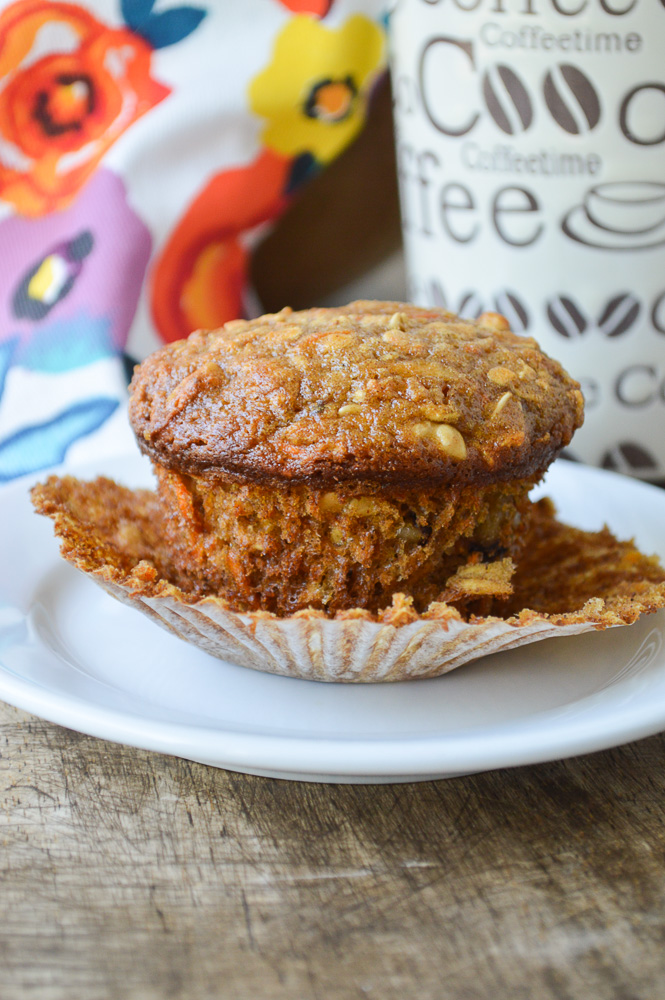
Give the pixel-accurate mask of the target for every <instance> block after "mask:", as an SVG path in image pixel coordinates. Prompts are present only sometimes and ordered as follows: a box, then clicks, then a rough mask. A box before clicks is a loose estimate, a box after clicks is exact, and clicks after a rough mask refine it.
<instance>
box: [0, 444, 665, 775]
mask: <svg viewBox="0 0 665 1000" xmlns="http://www.w3.org/2000/svg"><path fill="white" fill-rule="evenodd" d="M98 472H104V473H106V474H108V475H111V476H113V477H115V478H116V479H118V480H119V481H120V482H124V483H126V484H128V485H132V486H135V485H146V484H147V483H149V482H150V473H149V471H148V468H147V466H146V464H145V463H144V462H143V461H142V460H141V459H139V458H138V457H137V456H130V457H127V458H125V459H122V460H120V459H116V460H113V461H107V462H105V463H104V464H103V465H100V466H98V467H96V468H91V467H86V468H85V469H82V470H79V473H80V474H81V475H84V476H86V477H90V476H92V475H95V474H97V473H98ZM547 491H548V492H549V493H550V495H552V496H554V498H555V499H556V501H557V503H558V505H559V509H560V511H561V514H562V516H563V517H564V518H565V519H566V520H569V521H570V522H572V523H575V524H577V525H579V526H580V527H583V528H588V529H593V528H598V527H600V526H601V525H602V523H603V521H607V523H608V524H609V525H610V527H611V528H612V529H613V530H614V531H615V532H616V533H617V534H618V535H619V536H620V537H623V538H626V537H630V536H632V535H635V537H636V540H637V543H638V544H639V546H640V547H641V548H642V549H643V550H644V551H647V552H658V553H659V554H660V556H661V557H665V492H663V491H660V490H658V489H656V488H654V487H650V486H646V485H644V484H642V483H638V482H636V481H634V480H630V479H626V478H623V477H621V476H617V475H615V474H613V473H608V472H601V471H598V470H595V469H589V468H585V467H583V466H579V465H571V464H569V463H566V462H559V463H557V464H556V465H555V466H554V467H553V468H552V470H551V471H550V473H549V475H548V481H547ZM0 525H1V526H2V527H1V528H0V560H1V561H0V698H2V699H4V700H5V701H7V702H9V703H10V704H12V705H16V706H18V707H19V708H23V709H26V710H27V711H30V712H34V713H35V714H36V715H40V716H42V717H43V718H45V719H48V720H50V721H51V722H57V723H60V724H61V725H63V726H68V727H70V728H72V729H76V730H80V731H81V732H84V733H89V734H91V735H94V736H100V737H103V738H104V739H108V740H114V741H116V742H119V743H128V744H131V745H132V746H137V747H143V748H145V749H149V750H157V751H161V752H163V753H169V754H175V755H177V756H181V757H186V758H189V759H192V760H198V761H202V762H204V763H207V764H212V765H215V766H217V767H226V768H229V769H231V770H235V771H245V772H249V773H255V774H263V775H269V776H272V777H281V778H296V779H300V780H315V781H352V782H385V781H410V780H421V779H427V778H434V777H450V776H452V775H456V774H461V773H468V772H473V771H482V770H489V769H492V768H498V767H510V766H515V765H519V764H530V763H535V762H538V761H545V760H552V759H556V758H560V757H567V756H572V755H574V754H580V753H586V752H588V751H591V750H599V749H603V748H606V747H611V746H616V745H617V744H619V743H625V742H627V741H629V740H632V739H636V738H638V737H641V736H647V735H650V734H652V733H656V732H659V731H660V730H662V729H665V643H664V637H665V613H664V612H660V613H659V614H657V615H651V616H647V617H646V618H644V619H642V620H641V621H640V622H638V623H637V624H636V625H634V626H632V627H630V628H618V629H612V630H610V631H607V632H599V633H591V634H588V635H583V636H577V637H568V638H562V639H549V640H546V641H543V642H538V643H534V644H533V645H530V646H525V647H523V648H521V649H517V650H513V651H510V652H506V653H500V654H497V655H495V656H490V657H487V658H485V659H484V660H478V661H476V662H475V663H472V664H470V665H467V666H465V667H462V668H460V669H459V670H456V671H454V672H452V673H451V674H448V675H447V676H444V677H439V678H437V679H435V680H422V681H412V682H410V683H399V684H386V685H380V684H374V685H366V686H364V685H343V684H321V683H318V682H315V681H301V680H292V679H289V678H284V677H277V676H273V675H270V674H262V673H257V672H255V671H252V670H247V669H244V668H243V667H238V666H234V665H232V664H228V663H223V662H222V661H220V660H216V659H214V658H213V657H210V656H208V655H207V654H206V653H203V652H201V651H200V650H198V649H195V648H194V647H192V646H189V645H187V644H186V643H184V642H183V641H181V640H180V639H177V638H175V637H173V636H171V635H169V634H168V633H167V632H165V631H162V630H161V629H159V628H157V627H156V626H155V625H154V624H152V623H151V622H150V621H149V620H148V619H147V618H144V617H142V616H141V615H139V614H137V613H136V612H135V611H133V610H132V609H130V608H127V607H125V606H124V605H122V604H119V603H118V602H116V601H114V600H113V599H112V598H111V597H109V596H108V595H106V594H105V593H104V592H103V591H102V590H101V589H100V588H98V587H97V586H96V585H95V584H94V583H92V582H91V581H90V580H88V579H86V578H85V577H84V576H83V575H82V574H80V573H78V572H77V571H76V570H74V569H73V568H72V567H71V566H69V565H68V564H66V563H65V562H64V561H63V560H62V559H61V558H60V556H59V554H58V544H57V542H56V541H55V539H54V537H53V531H52V524H51V522H50V520H47V519H46V518H42V517H37V516H36V515H35V514H34V513H33V512H32V509H31V507H30V504H29V501H28V498H27V485H26V483H25V481H23V482H22V483H20V484H16V485H14V486H12V487H11V488H9V489H6V490H5V491H4V492H3V493H1V494H0Z"/></svg>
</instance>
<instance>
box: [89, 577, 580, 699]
mask: <svg viewBox="0 0 665 1000" xmlns="http://www.w3.org/2000/svg"><path fill="white" fill-rule="evenodd" d="M93 578H94V574H93ZM96 582H97V583H99V584H100V585H101V586H102V587H103V588H104V589H105V590H106V591H107V592H108V593H109V594H111V595H112V596H113V597H116V598H117V599H118V600H121V601H123V603H125V604H127V605H129V606H130V607H133V608H135V609H136V610H137V611H140V612H142V613H143V614H145V615H148V617H149V618H151V619H152V620H153V621H154V622H156V623H157V624H158V625H161V626H162V627H163V628H165V629H167V630H168V631H170V632H172V633H174V634H175V635H177V636H178V637H179V638H180V639H184V640H185V641H186V642H190V643H191V644H192V645H194V646H198V647H199V648H200V649H203V650H205V651H206V652H207V653H210V654H211V655H212V656H217V657H219V658H220V659H223V660H228V661H230V662H231V663H237V664H240V665H241V666H243V667H251V668H252V669H254V670H262V671H265V672H268V673H271V674H281V675H283V676H286V677H300V678H303V679H305V680H316V681H340V682H345V683H348V682H354V681H355V682H361V683H363V682H364V683H374V682H383V681H404V680H413V679H415V678H419V677H438V676H439V675H440V674H445V673H447V672H448V671H450V670H454V669H455V667H460V666H462V664H463V663H467V662H468V661H469V660H475V659H477V658H479V657H481V656H487V655H489V654H490V653H498V652H500V651H501V650H505V649H514V648H515V647H516V646H522V645H525V644H526V643H529V642H537V641H538V640H539V639H548V638H550V637H552V636H555V635H578V634H579V633H580V632H588V631H590V630H592V629H594V628H597V627H598V626H597V625H596V624H594V623H593V622H591V621H586V622H576V623H571V624H567V625H555V624H553V623H552V622H550V621H549V620H546V619H542V620H535V621H533V622H531V623H529V624H527V625H517V624H511V623H509V622H507V621H503V620H500V619H497V620H487V621H484V622H476V623H473V624H470V623H467V622H463V621H456V620H452V621H449V622H447V623H445V622H442V621H423V620H419V621H416V622H411V623H410V624H407V625H401V626H400V625H387V624H383V623H381V622H372V621H362V620H355V621H354V620H348V619H347V620H342V621H339V620H327V619H321V618H313V619H309V620H308V619H307V618H296V617H292V618H256V617H254V616H252V615H251V614H240V613H238V612H235V611H231V610H230V609H228V608H225V607H224V606H223V602H222V601H219V600H215V598H205V599H203V600H201V601H198V602H197V603H196V604H186V603H183V601H182V600H180V599H178V597H177V596H163V597H145V596H141V595H140V594H135V593H132V592H131V590H130V588H129V587H126V586H122V585H119V584H117V583H108V582H105V581H103V580H101V579H96Z"/></svg>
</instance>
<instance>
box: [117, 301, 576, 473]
mask: <svg viewBox="0 0 665 1000" xmlns="http://www.w3.org/2000/svg"><path fill="white" fill-rule="evenodd" d="M131 390H132V398H131V402H130V419H131V422H132V425H133V427H134V430H135V432H136V435H137V438H138V441H139V445H140V447H141V448H142V450H143V451H144V452H146V453H147V454H149V455H150V456H151V457H152V458H153V459H154V460H155V461H156V462H157V463H159V464H160V465H162V466H165V467H167V468H169V469H173V470H175V471H179V472H187V473H192V474H195V475H196V474H201V473H206V474H208V475H209V474H211V473H213V474H214V473H215V472H218V473H219V474H220V475H221V476H223V477H224V478H228V477H237V478H238V479H241V480H244V481H255V482H266V483H270V482H273V483H280V482H282V483H283V482H284V481H285V480H286V481H291V482H306V483H307V482H308V483H312V484H325V483H334V482H343V481H349V480H354V479H362V480H365V481H370V482H375V483H379V484H380V483H384V484H401V485H408V484H411V485H414V486H415V485H418V484H420V483H425V482H427V483H428V484H430V485H432V484H437V483H439V484H441V483H446V482H452V481H455V482H469V483H482V482H489V481H502V480H503V481H505V480H507V479H512V478H515V477H525V476H531V475H534V474H535V473H537V472H539V471H543V470H544V469H545V468H546V467H547V466H548V465H549V463H550V462H551V461H552V460H553V458H554V457H555V456H556V454H557V453H558V452H559V451H560V450H561V448H563V447H565V445H567V444H568V442H569V441H570V438H571V437H572V434H573V432H574V430H575V429H576V428H577V427H579V426H580V424H581V423H582V413H583V400H582V395H581V393H580V391H579V386H578V384H577V382H575V381H574V380H573V379H571V378H570V377H569V376H568V375H567V374H566V373H565V372H564V370H563V369H562V368H561V366H560V365H559V364H558V363H557V362H555V361H553V360H551V359H550V358H548V357H547V356H546V355H544V354H543V353H542V352H541V351H540V349H539V348H538V345H537V344H536V342H535V341H534V340H532V339H530V338H524V337H518V336H516V335H515V334H513V333H511V332H510V330H509V329H508V324H507V322H506V321H505V320H504V319H503V317H499V316H497V315H496V314H485V315H484V316H483V317H481V318H480V320H479V321H478V322H468V321H465V320H460V319H459V318H458V317H456V316H454V315H453V314H452V313H448V312H445V311H444V310H440V309H420V308H417V307H415V306H411V305H405V304H403V303H399V302H355V303H352V304H351V305H349V306H347V307H344V308H338V309H312V310H307V311H305V312H292V311H291V310H289V309H284V310H282V312H280V313H276V314H274V315H268V316H263V317H261V318H259V319H257V320H252V321H245V320H237V321H234V322H231V323H227V324H226V326H225V327H224V328H223V329H221V330H216V331H209V332H205V331H201V332H199V333H195V334H193V335H192V336H191V337H190V338H189V339H188V340H184V341H179V342H178V343H175V344H171V345H169V346H168V347H165V348H163V349H162V350H160V351H157V352H156V353H155V354H153V355H152V356H151V357H149V358H148V359H147V360H146V361H144V362H143V364H142V365H141V366H140V367H139V368H138V369H137V370H136V372H135V375H134V378H133V380H132V386H131Z"/></svg>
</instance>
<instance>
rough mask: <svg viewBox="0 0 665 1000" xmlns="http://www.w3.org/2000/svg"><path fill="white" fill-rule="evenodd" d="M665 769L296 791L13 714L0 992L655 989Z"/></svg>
mask: <svg viewBox="0 0 665 1000" xmlns="http://www.w3.org/2000/svg"><path fill="white" fill-rule="evenodd" d="M664 763H665V737H663V736H659V737H654V738H651V739H648V740H643V741H641V742H639V743H634V744H631V745H629V746H626V747H623V748H619V749H616V750H612V751H609V752H606V753H599V754H594V755H591V756H587V757H583V758H578V759H577V760H571V761H563V762H558V763H552V764H545V765H540V766H537V767H524V768H520V769H517V770H508V771H499V772H494V773H489V774H482V775H476V776H471V777H465V778H456V779H453V780H448V781H437V782H427V783H422V784H407V785H392V786H386V785H383V786H351V785H316V784H298V783H291V782H286V781H276V780H272V779H267V778H256V777H250V776H244V775H239V774H232V773H228V772H225V771H221V770H217V769H215V768H211V767H205V766H203V765H200V764H192V763H189V762H187V761H184V760H179V759H177V758H172V757H165V756H161V755H158V754H152V753H148V752H144V751H142V750H134V749H132V748H129V747H124V746H117V745H115V744H111V743H106V742H104V741H102V740H97V739H94V738H92V737H87V736H82V735H80V734H78V733H74V732H70V731H68V730H65V729H62V728H60V727H58V726H54V725H51V724H49V723H46V722H43V721H41V720H39V719H35V718H33V717H31V716H28V715H26V714H24V713H22V712H19V711H17V710H15V709H13V708H9V707H8V706H4V705H0V779H1V781H2V788H3V796H2V809H1V810H0V827H1V828H0V845H1V847H0V851H1V854H0V859H1V869H2V882H1V884H0V911H1V912H0V997H1V998H2V1000H18V998H20V1000H26V998H28V1000H31V998H34V997H39V998H40V1000H41V998H43V1000H61V998H62V1000H65V998H66V1000H101V998H109V997H111V998H115V997H118V998H123V1000H124V998H137V1000H164V998H178V1000H180V998H183V1000H185V998H187V1000H190V998H191V1000H198V998H206V1000H207V998H216V997H222V998H225V1000H226V998H231V1000H234V998H243V1000H244V998H248V1000H249V998H252V1000H264V998H266V1000H267V998H270V1000H286V998H288V1000H354V998H358V1000H393V998H395V1000H398V998H399V1000H407V998H409V1000H410V998H416V997H417V998H419V1000H429V998H432V1000H442V998H449V997H450V998H456V1000H457V998H459V1000H487V998H491V1000H503V998H506V1000H540V998H548V1000H549V998H552V1000H554V998H556V1000H568V998H584V1000H610V998H611V1000H659V998H662V997H665V950H664V948H663V945H664V943H665V907H664V902H665V826H664V824H663V820H664V818H665V796H664V794H663V793H664V791H665V789H664V786H665V768H664V767H663V765H664Z"/></svg>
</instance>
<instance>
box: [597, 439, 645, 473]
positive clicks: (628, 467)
mask: <svg viewBox="0 0 665 1000" xmlns="http://www.w3.org/2000/svg"><path fill="white" fill-rule="evenodd" d="M601 465H602V467H603V469H614V471H615V472H625V473H626V474H628V475H633V476H650V477H653V473H654V472H655V471H656V469H657V468H658V462H657V461H656V460H655V458H654V457H653V455H651V454H650V453H649V452H648V451H647V450H646V449H645V448H643V447H642V445H640V444H635V443H634V442H633V441H620V442H618V443H617V444H616V445H615V446H614V447H613V448H610V449H609V450H608V451H606V452H605V454H604V455H603V460H602V462H601Z"/></svg>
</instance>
